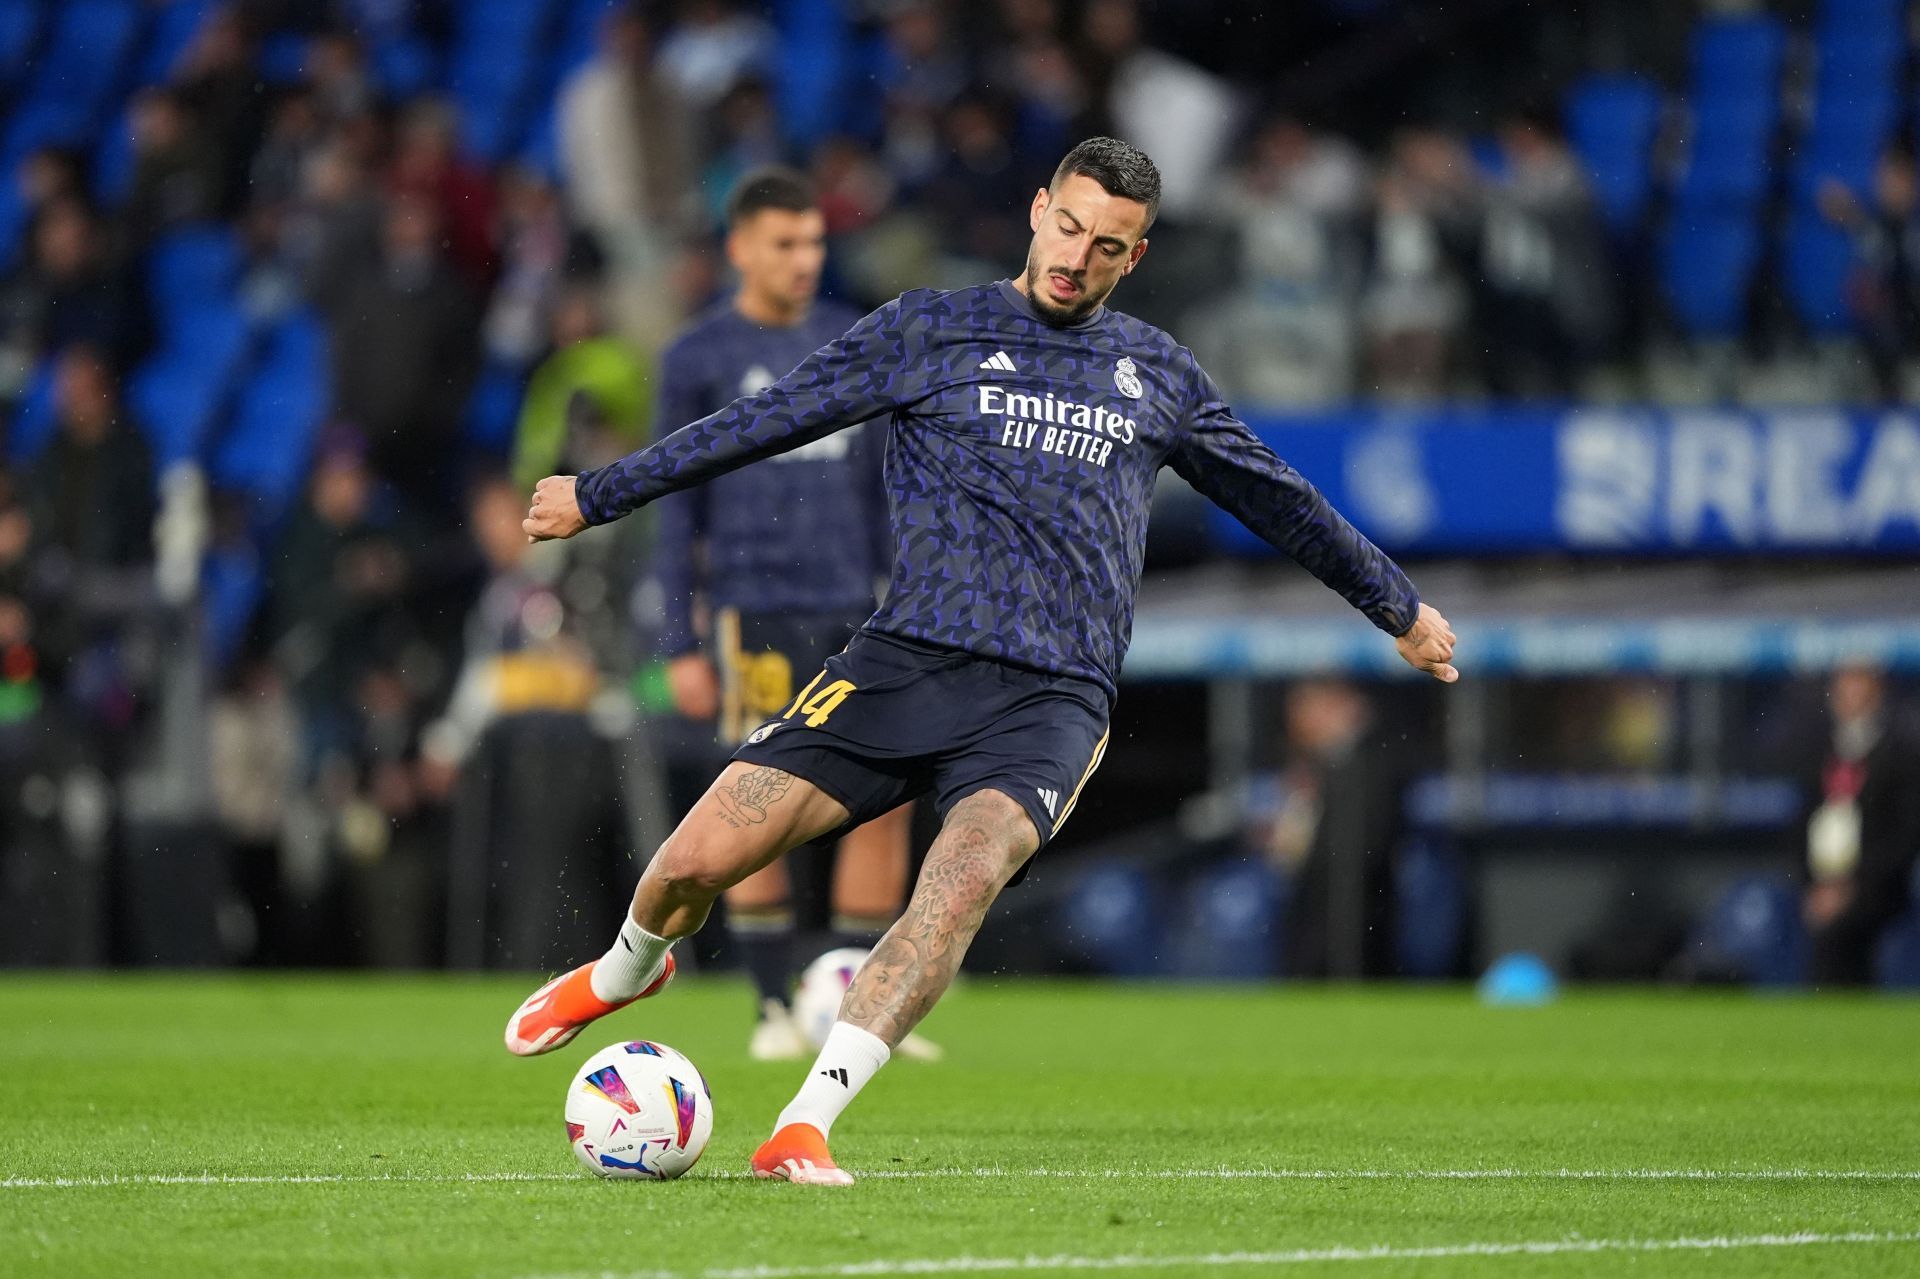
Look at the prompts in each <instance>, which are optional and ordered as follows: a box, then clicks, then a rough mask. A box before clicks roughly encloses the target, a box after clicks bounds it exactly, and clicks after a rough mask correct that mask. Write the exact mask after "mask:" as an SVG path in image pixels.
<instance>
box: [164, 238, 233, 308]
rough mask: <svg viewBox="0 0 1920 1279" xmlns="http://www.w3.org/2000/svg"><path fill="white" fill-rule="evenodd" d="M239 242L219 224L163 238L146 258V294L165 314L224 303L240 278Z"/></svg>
mask: <svg viewBox="0 0 1920 1279" xmlns="http://www.w3.org/2000/svg"><path fill="white" fill-rule="evenodd" d="M240 268H241V253H240V240H239V237H238V236H237V235H236V234H235V233H234V231H233V230H232V228H230V227H227V226H223V225H219V224H216V223H207V224H204V225H201V226H193V227H185V228H182V229H181V230H178V231H173V232H169V233H168V234H167V235H164V236H162V237H161V238H160V239H159V240H158V241H157V242H156V243H155V244H154V246H153V248H152V250H151V251H150V252H149V254H148V257H147V295H148V297H149V298H150V299H151V300H152V303H153V306H154V309H155V310H157V311H159V312H161V313H162V314H173V313H176V312H180V311H186V310H193V309H195V308H198V307H203V306H206V305H209V304H213V303H219V302H223V301H225V300H226V299H227V298H229V297H231V296H232V293H233V289H234V286H235V284H236V283H237V282H238V281H239V279H240Z"/></svg>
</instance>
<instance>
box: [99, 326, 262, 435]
mask: <svg viewBox="0 0 1920 1279" xmlns="http://www.w3.org/2000/svg"><path fill="white" fill-rule="evenodd" d="M250 340H251V334H250V332H249V330H248V325H247V319H246V316H244V315H243V314H241V312H240V310H239V308H237V307H234V306H231V305H224V306H223V305H218V304H209V305H203V306H199V307H194V308H188V309H183V310H182V311H180V312H178V313H176V314H174V315H172V316H170V317H168V319H167V321H166V324H165V326H164V331H163V337H162V345H161V347H160V349H159V350H158V351H156V352H155V353H154V354H153V355H152V356H151V357H149V358H148V359H147V361H146V362H145V363H144V364H142V365H141V366H140V367H139V368H137V369H135V370H134V372H133V376H132V377H131V378H130V379H129V381H128V384H127V400H128V403H129V404H130V405H131V406H132V408H133V410H134V417H135V418H136V419H137V420H138V421H139V422H140V423H141V425H142V426H144V427H145V428H146V431H147V436H148V441H149V443H150V444H151V445H152V448H153V455H154V462H155V464H156V465H157V466H159V467H161V468H163V469H164V468H165V467H167V466H170V465H172V464H173V463H175V462H178V461H181V460H183V459H186V458H197V457H200V456H201V454H202V453H203V451H204V449H205V446H206V443H207V441H208V439H209V438H210V437H211V436H212V435H213V434H214V428H215V426H216V424H217V423H218V422H219V421H220V419H221V417H222V415H223V414H224V413H225V411H226V408H227V404H228V401H229V400H230V399H231V397H232V392H233V387H234V383H235V380H236V379H237V378H238V376H239V373H240V369H241V367H242V366H243V365H244V364H245V362H246V357H247V350H248V347H249V345H250Z"/></svg>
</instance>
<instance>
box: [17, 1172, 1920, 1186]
mask: <svg viewBox="0 0 1920 1279" xmlns="http://www.w3.org/2000/svg"><path fill="white" fill-rule="evenodd" d="M857 1175H858V1176H859V1177H860V1178H861V1179H862V1180H866V1181H920V1180H936V1179H946V1178H957V1177H965V1178H972V1179H977V1178H993V1177H1009V1178H1013V1177H1018V1178H1051V1179H1059V1180H1072V1181H1134V1180H1140V1181H1242V1180H1245V1181H1736V1182H1737V1181H1787V1182H1791V1181H1864V1182H1873V1181H1890V1182H1898V1181H1920V1169H1890V1170H1875V1169H1870V1168H1538V1169H1535V1168H1107V1169H1098V1168H993V1167H983V1168H897V1169H885V1168H883V1169H878V1170H875V1171H868V1172H861V1173H858V1174H857ZM750 1176H751V1174H749V1173H745V1172H738V1171H734V1170H731V1169H728V1170H718V1169H716V1170H714V1171H712V1172H695V1173H694V1174H692V1177H691V1178H690V1180H694V1181H744V1180H747V1179H749V1178H750ZM551 1181H578V1182H583V1183H586V1182H590V1181H591V1178H589V1177H588V1176H586V1174H584V1173H577V1172H470V1173H408V1172H390V1173H286V1174H249V1173H173V1172H160V1173H105V1174H102V1175H99V1176H75V1177H61V1176H53V1177H25V1176H14V1177H0V1190H64V1189H84V1188H87V1187H107V1186H330V1185H374V1184H381V1183H394V1184H405V1183H408V1182H420V1183H427V1184H434V1185H447V1184H468V1183H495V1182H504V1183H513V1182H551Z"/></svg>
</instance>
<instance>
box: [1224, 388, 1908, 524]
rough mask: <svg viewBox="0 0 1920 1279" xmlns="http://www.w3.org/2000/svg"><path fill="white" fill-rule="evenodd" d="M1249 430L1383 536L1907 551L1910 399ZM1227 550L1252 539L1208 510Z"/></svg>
mask: <svg viewBox="0 0 1920 1279" xmlns="http://www.w3.org/2000/svg"><path fill="white" fill-rule="evenodd" d="M1252 425H1253V427H1254V429H1255V430H1256V431H1258V432H1259V434H1260V436H1261V438H1262V439H1264V440H1266V441H1267V442H1268V443H1269V444H1271V445H1272V446H1273V448H1274V450H1275V451H1276V452H1278V453H1279V454H1280V456H1282V457H1284V458H1286V459H1287V461H1289V462H1291V463H1292V464H1293V465H1294V466H1295V467H1296V468H1297V469H1298V470H1300V471H1301V472H1302V473H1303V474H1305V475H1306V476H1307V477H1308V478H1309V479H1311V480H1312V481H1313V482H1314V483H1315V484H1317V485H1318V486H1319V487H1320V489H1321V490H1322V491H1323V492H1324V493H1326V495H1327V497H1328V498H1329V499H1330V500H1331V501H1332V502H1333V504H1334V505H1335V506H1337V507H1338V508H1339V509H1340V510H1341V511H1343V512H1344V513H1345V514H1346V515H1347V516H1348V518H1350V519H1352V520H1353V521H1354V523H1356V524H1358V525H1359V526H1360V527H1361V528H1362V529H1364V530H1365V531H1366V532H1367V534H1368V535H1369V536H1370V537H1372V538H1373V539H1374V540H1375V541H1377V542H1379V543H1380V545H1382V546H1383V547H1385V548H1387V549H1388V550H1392V551H1432V552H1448V553H1452V552H1476V551H1477V552H1506V551H1589V552H1611V553H1650V554H1672V553H1685V554H1712V553H1737V552H1762V553H1764V552H1826V553H1869V554H1912V553H1916V552H1920V413H1907V412H1887V413H1867V412H1852V411H1846V410H1834V409H1782V410H1773V411H1765V412H1754V411H1745V410H1731V409H1728V410H1720V409H1689V410H1670V411H1663V410H1641V409H1558V410H1548V409H1524V408H1486V409H1426V410H1421V409H1412V410H1395V409H1352V410H1342V411H1338V412H1328V413H1314V414H1301V415H1291V416H1287V417H1262V418H1258V419H1256V420H1253V421H1252ZM1214 527H1215V532H1216V536H1217V537H1218V538H1219V540H1220V542H1221V544H1222V545H1223V546H1224V547H1225V548H1227V549H1229V550H1232V551H1234V552H1236V553H1240V554H1255V555H1257V554H1261V553H1265V552H1266V547H1265V543H1263V542H1261V541H1260V540H1259V539H1258V538H1256V537H1254V536H1253V534H1251V533H1249V532H1247V531H1246V529H1245V528H1243V527H1242V526H1241V525H1240V524H1239V523H1238V522H1237V521H1235V520H1234V519H1233V518H1232V517H1231V516H1228V515H1225V514H1220V515H1219V516H1218V517H1217V520H1216V523H1215V526H1214Z"/></svg>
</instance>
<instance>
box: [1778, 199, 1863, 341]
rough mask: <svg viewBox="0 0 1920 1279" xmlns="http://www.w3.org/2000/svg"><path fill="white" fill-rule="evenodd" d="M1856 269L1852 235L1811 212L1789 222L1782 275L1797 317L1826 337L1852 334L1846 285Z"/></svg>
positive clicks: (1782, 256)
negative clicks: (1854, 267) (1854, 266)
mask: <svg viewBox="0 0 1920 1279" xmlns="http://www.w3.org/2000/svg"><path fill="white" fill-rule="evenodd" d="M1853 265H1854V247H1853V237H1852V236H1850V235H1848V234H1847V233H1846V232H1845V231H1842V230H1841V229H1840V228H1838V227H1836V226H1834V225H1833V224H1832V223H1831V222H1829V221H1827V220H1826V219H1825V218H1823V217H1821V216H1820V214H1819V213H1818V212H1816V211H1814V210H1812V209H1807V208H1803V209H1800V210H1798V211H1797V212H1795V213H1794V214H1793V216H1792V217H1791V218H1789V219H1788V221H1787V226H1786V231H1785V234H1784V236H1783V237H1782V241H1781V277H1782V282H1783V284H1784V285H1785V288H1786V293H1787V298H1788V300H1789V301H1791V302H1792V304H1793V311H1794V314H1795V315H1797V316H1798V317H1799V319H1800V322H1801V323H1802V324H1804V325H1806V326H1807V329H1808V331H1809V332H1811V333H1814V334H1818V335H1821V336H1830V335H1835V334H1842V333H1850V332H1852V331H1853V329H1854V327H1855V324H1854V315H1853V309H1852V307H1850V306H1849V305H1848V302H1847V286H1848V282H1849V280H1850V278H1851V276H1852V272H1853Z"/></svg>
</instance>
